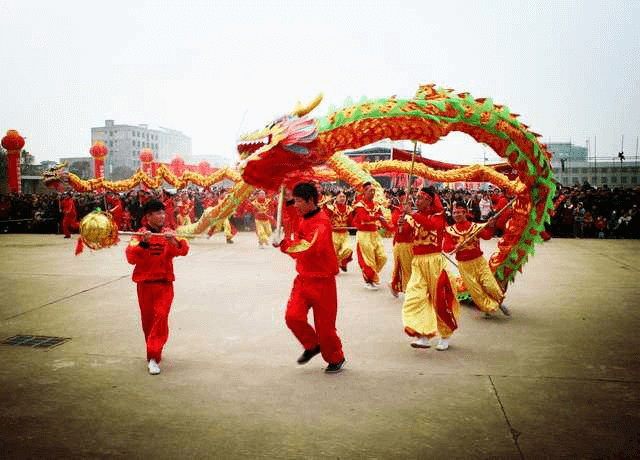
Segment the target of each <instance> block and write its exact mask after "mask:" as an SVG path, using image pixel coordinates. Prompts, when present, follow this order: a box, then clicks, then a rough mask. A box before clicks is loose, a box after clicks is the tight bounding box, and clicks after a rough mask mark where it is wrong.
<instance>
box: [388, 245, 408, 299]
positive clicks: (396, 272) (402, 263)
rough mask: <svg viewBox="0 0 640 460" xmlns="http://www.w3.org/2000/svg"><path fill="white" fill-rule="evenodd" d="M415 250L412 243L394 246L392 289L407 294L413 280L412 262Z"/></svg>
mask: <svg viewBox="0 0 640 460" xmlns="http://www.w3.org/2000/svg"><path fill="white" fill-rule="evenodd" d="M412 259H413V250H412V248H411V243H396V244H394V245H393V271H392V272H391V289H392V290H393V291H395V292H396V293H397V292H405V291H406V289H407V284H408V283H409V279H410V278H411V260H412Z"/></svg>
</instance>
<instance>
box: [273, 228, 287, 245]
mask: <svg viewBox="0 0 640 460" xmlns="http://www.w3.org/2000/svg"><path fill="white" fill-rule="evenodd" d="M283 241H284V229H283V228H282V227H279V228H276V229H275V230H274V231H273V233H272V234H271V244H273V245H274V246H280V244H282V242H283Z"/></svg>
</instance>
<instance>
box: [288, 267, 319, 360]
mask: <svg viewBox="0 0 640 460" xmlns="http://www.w3.org/2000/svg"><path fill="white" fill-rule="evenodd" d="M305 288H306V286H305V285H304V282H303V280H302V279H301V278H300V277H299V276H297V277H296V279H295V280H293V288H292V289H291V295H290V296H289V302H288V303H287V310H286V312H285V314H284V319H285V322H286V323H287V327H289V329H290V330H291V332H293V335H294V336H295V337H296V338H297V339H298V341H299V342H300V343H301V344H302V346H303V347H304V349H305V350H311V349H313V348H315V347H316V346H317V345H318V337H317V335H316V331H315V330H314V329H313V327H311V325H310V324H309V322H308V321H307V316H308V314H309V308H310V307H311V304H310V303H309V302H308V300H307V298H306V296H305Z"/></svg>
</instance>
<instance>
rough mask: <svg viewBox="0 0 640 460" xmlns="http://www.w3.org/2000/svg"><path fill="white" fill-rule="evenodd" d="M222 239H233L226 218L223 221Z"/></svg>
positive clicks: (229, 223) (229, 224)
mask: <svg viewBox="0 0 640 460" xmlns="http://www.w3.org/2000/svg"><path fill="white" fill-rule="evenodd" d="M224 237H225V238H226V239H227V240H230V239H231V238H233V233H232V231H231V222H229V218H226V219H225V220H224Z"/></svg>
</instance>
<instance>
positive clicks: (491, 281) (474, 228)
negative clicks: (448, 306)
mask: <svg viewBox="0 0 640 460" xmlns="http://www.w3.org/2000/svg"><path fill="white" fill-rule="evenodd" d="M467 212H468V209H467V205H466V204H465V203H464V202H462V201H458V202H456V203H455V204H454V207H453V212H452V214H453V220H454V224H453V225H450V226H448V227H447V228H446V233H445V236H444V243H443V247H444V250H445V251H446V252H452V251H456V260H457V261H458V270H460V276H461V277H462V281H463V282H464V285H465V286H466V288H467V291H469V294H470V295H471V298H472V299H473V303H475V304H476V307H478V309H479V310H480V311H482V312H484V314H485V317H487V318H490V317H491V316H492V313H495V312H496V311H497V310H498V308H499V309H500V310H501V311H502V313H504V314H505V315H507V316H509V315H511V312H510V311H509V309H508V308H507V307H506V306H505V305H503V304H502V301H503V300H504V293H503V292H502V289H500V286H499V285H498V282H497V281H496V279H495V277H494V276H493V273H491V269H490V268H489V264H488V263H487V261H486V259H485V258H484V257H483V255H482V250H481V249H480V240H479V238H482V239H485V240H488V239H490V238H491V237H492V236H493V233H494V231H495V225H494V220H493V219H489V220H488V221H487V224H486V225H485V226H484V228H482V227H481V226H480V225H478V224H476V223H474V222H469V221H468V220H467ZM480 228H482V230H480ZM473 234H475V237H473V238H471V239H469V237H470V236H471V235H473ZM468 239H469V240H468ZM466 240H468V241H466ZM465 241H466V242H465ZM463 242H464V245H463V246H460V245H461V244H462V243H463Z"/></svg>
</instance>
